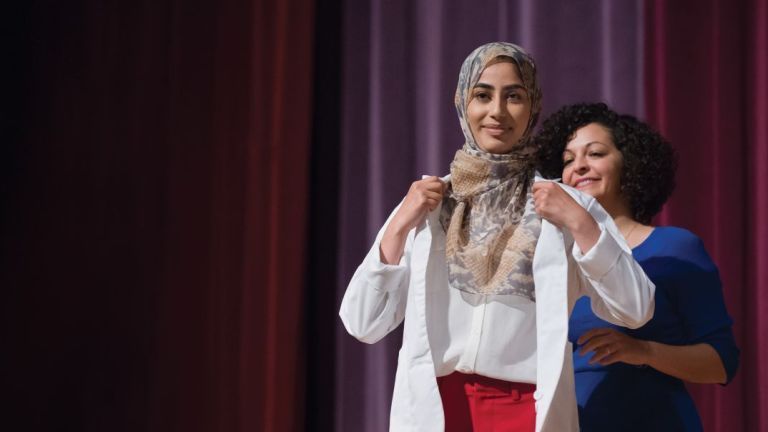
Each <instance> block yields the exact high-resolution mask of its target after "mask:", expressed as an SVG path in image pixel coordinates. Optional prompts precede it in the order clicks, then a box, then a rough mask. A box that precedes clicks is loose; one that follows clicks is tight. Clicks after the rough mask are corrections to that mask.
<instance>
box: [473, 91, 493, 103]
mask: <svg viewBox="0 0 768 432" xmlns="http://www.w3.org/2000/svg"><path fill="white" fill-rule="evenodd" d="M473 97H474V98H475V99H477V100H479V101H480V102H487V101H489V100H491V95H489V94H488V93H487V92H484V91H479V92H477V93H475V95H474V96H473Z"/></svg>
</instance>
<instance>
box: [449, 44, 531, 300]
mask: <svg viewBox="0 0 768 432" xmlns="http://www.w3.org/2000/svg"><path fill="white" fill-rule="evenodd" d="M499 57H502V58H501V59H499ZM510 59H511V60H510ZM499 61H511V62H513V63H514V64H515V65H516V66H517V70H518V73H519V74H520V78H521V80H522V81H523V86H524V87H525V90H526V92H527V97H528V98H529V100H530V106H531V115H530V120H529V121H528V125H527V129H526V131H525V133H524V134H523V136H522V138H521V139H520V142H519V143H518V144H517V145H516V146H515V147H514V148H513V150H512V151H510V152H509V153H506V154H492V153H488V152H485V151H483V150H482V149H481V148H480V147H479V146H478V145H477V143H476V141H475V139H474V137H473V135H472V131H471V129H470V126H469V120H468V118H467V106H468V105H469V102H470V99H471V97H472V90H473V88H474V87H475V85H476V84H477V83H478V81H479V79H480V75H481V74H482V72H483V70H485V68H486V67H488V66H490V65H491V64H494V63H498V62H499ZM455 104H456V111H457V113H458V116H459V122H460V123H461V129H462V131H463V132H464V138H465V143H464V146H463V147H462V148H461V149H460V150H459V151H457V152H456V156H455V158H454V160H453V162H452V163H451V183H450V185H449V188H448V191H447V192H446V197H445V199H444V201H443V207H442V210H441V214H440V221H441V223H442V226H443V228H444V229H445V231H446V260H447V264H448V280H449V283H450V286H451V288H455V289H459V290H461V291H465V292H468V293H474V294H512V295H519V296H522V297H525V298H528V299H530V300H531V301H535V292H534V286H533V268H532V265H533V252H534V249H535V248H536V241H537V239H538V236H539V232H540V229H541V219H540V218H539V217H538V215H537V214H536V213H535V212H534V210H533V205H532V200H530V199H529V198H530V194H531V192H530V189H531V184H532V182H533V175H534V156H535V154H534V148H533V146H532V145H531V144H530V135H531V130H532V129H533V126H534V125H535V124H536V120H537V118H538V116H539V112H540V111H541V91H540V89H539V86H538V84H537V82H536V66H535V64H534V62H533V59H532V58H531V57H530V56H529V55H528V53H526V52H525V51H524V50H523V49H522V48H520V47H519V46H517V45H514V44H511V43H506V42H493V43H489V44H486V45H483V46H481V47H479V48H477V49H476V50H474V51H473V52H472V53H471V54H470V55H469V56H468V57H467V58H466V60H464V63H463V65H462V66H461V72H460V74H459V83H458V85H457V87H456V97H455Z"/></svg>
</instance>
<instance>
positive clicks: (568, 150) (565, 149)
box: [563, 141, 608, 155]
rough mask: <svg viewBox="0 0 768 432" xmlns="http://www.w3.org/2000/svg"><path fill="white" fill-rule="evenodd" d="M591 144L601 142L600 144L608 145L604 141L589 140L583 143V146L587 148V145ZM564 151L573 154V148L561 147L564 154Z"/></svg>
mask: <svg viewBox="0 0 768 432" xmlns="http://www.w3.org/2000/svg"><path fill="white" fill-rule="evenodd" d="M593 144H602V145H608V144H606V143H604V142H602V141H590V142H588V143H586V144H584V147H585V148H587V149H589V147H590V146H592V145H593ZM566 152H567V153H570V154H573V150H570V149H568V148H564V149H563V155H565V153H566Z"/></svg>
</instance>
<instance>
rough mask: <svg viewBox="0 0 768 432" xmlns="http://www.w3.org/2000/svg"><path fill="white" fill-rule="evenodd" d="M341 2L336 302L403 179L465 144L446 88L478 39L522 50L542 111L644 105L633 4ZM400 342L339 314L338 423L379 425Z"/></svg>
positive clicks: (341, 426)
mask: <svg viewBox="0 0 768 432" xmlns="http://www.w3.org/2000/svg"><path fill="white" fill-rule="evenodd" d="M585 5H588V7H585ZM343 12H344V18H343V35H344V36H343V41H342V43H343V53H342V85H341V96H340V97H341V105H342V106H341V122H342V130H341V154H342V156H341V163H340V179H339V180H340V202H339V225H338V227H339V228H338V229H339V239H338V242H339V264H338V265H339V267H338V272H337V274H338V284H337V287H336V289H337V305H338V304H340V302H341V296H342V295H343V293H344V289H345V287H346V284H347V282H348V281H349V279H350V277H351V276H352V273H353V272H354V270H355V268H356V267H357V265H358V264H359V262H360V261H361V260H362V258H363V256H364V254H365V253H366V251H367V249H368V248H369V247H370V244H371V242H372V240H373V237H374V236H375V234H376V232H377V230H378V229H379V228H380V227H381V225H382V224H383V223H384V220H385V218H386V217H387V215H388V214H389V212H390V211H391V209H392V208H394V206H395V205H397V203H398V202H399V200H400V199H401V198H402V197H403V196H404V195H405V193H406V191H407V189H408V186H409V185H410V183H411V182H412V181H414V180H416V179H419V178H420V176H421V175H422V174H430V175H444V174H446V173H447V172H448V166H449V163H450V161H451V159H452V158H453V154H454V153H455V151H456V150H457V149H458V148H459V147H460V146H461V145H462V143H463V140H462V135H461V129H460V128H459V124H458V121H457V118H456V114H455V110H454V107H453V95H454V90H455V86H456V81H457V78H458V73H459V67H460V66H461V62H462V61H463V60H464V58H465V57H466V55H467V54H469V52H470V51H472V50H473V49H474V48H475V47H477V46H479V45H481V44H483V43H486V42H490V41H494V40H506V41H511V42H516V43H518V44H519V45H521V46H523V47H525V48H526V49H527V50H529V51H530V52H531V53H532V54H533V56H534V58H535V59H536V60H537V62H538V66H539V70H540V77H541V81H542V88H543V91H544V113H543V115H547V114H548V113H550V112H552V111H553V110H555V109H557V108H558V107H560V106H561V105H563V104H566V103H573V102H579V101H596V100H603V101H606V102H608V103H609V104H611V105H612V106H614V107H615V108H616V109H618V110H619V111H622V112H628V113H633V114H636V115H641V114H642V113H643V101H642V87H641V85H642V82H643V79H642V61H641V56H642V40H643V37H642V36H643V35H642V28H643V24H642V23H643V17H642V4H641V3H640V2H611V1H609V0H602V1H590V2H587V3H585V2H571V1H567V0H558V1H548V2H546V3H542V2H536V1H534V0H526V1H514V2H509V1H501V0H500V1H477V0H457V1H452V2H450V3H447V2H446V3H443V2H437V1H427V0H417V1H406V0H398V1H381V0H380V1H372V2H353V1H350V2H347V3H346V4H345V6H344V11H343ZM542 118H543V117H542ZM401 340H402V333H401V331H400V330H398V331H396V332H393V333H392V334H390V335H389V336H387V337H386V338H385V339H384V340H382V341H380V342H379V343H377V344H375V345H371V346H368V345H364V344H362V343H360V342H357V341H356V340H354V339H353V338H352V337H351V336H349V335H347V334H346V332H345V331H344V329H343V326H342V325H341V324H340V322H339V324H338V326H337V336H336V350H337V352H336V358H337V362H336V383H335V394H336V401H335V409H336V412H335V419H336V420H335V423H336V430H339V431H349V430H365V431H384V430H387V427H388V422H389V406H390V401H391V397H392V388H393V385H394V375H395V368H396V363H397V350H398V349H399V346H400V343H401Z"/></svg>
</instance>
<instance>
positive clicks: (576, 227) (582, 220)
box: [566, 206, 600, 235]
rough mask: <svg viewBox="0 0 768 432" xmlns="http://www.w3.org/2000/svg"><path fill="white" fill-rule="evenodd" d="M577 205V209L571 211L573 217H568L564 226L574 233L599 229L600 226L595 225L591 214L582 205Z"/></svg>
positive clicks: (584, 232) (585, 232)
mask: <svg viewBox="0 0 768 432" xmlns="http://www.w3.org/2000/svg"><path fill="white" fill-rule="evenodd" d="M577 207H578V209H576V210H575V211H574V212H573V213H572V214H573V217H572V218H570V220H569V221H568V223H567V224H566V228H568V230H569V231H570V232H571V233H572V234H576V235H578V234H587V233H590V232H594V231H599V230H600V227H599V226H598V225H597V222H595V219H594V218H593V217H592V215H590V214H589V212H587V211H586V210H585V209H584V208H583V207H582V206H577Z"/></svg>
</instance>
